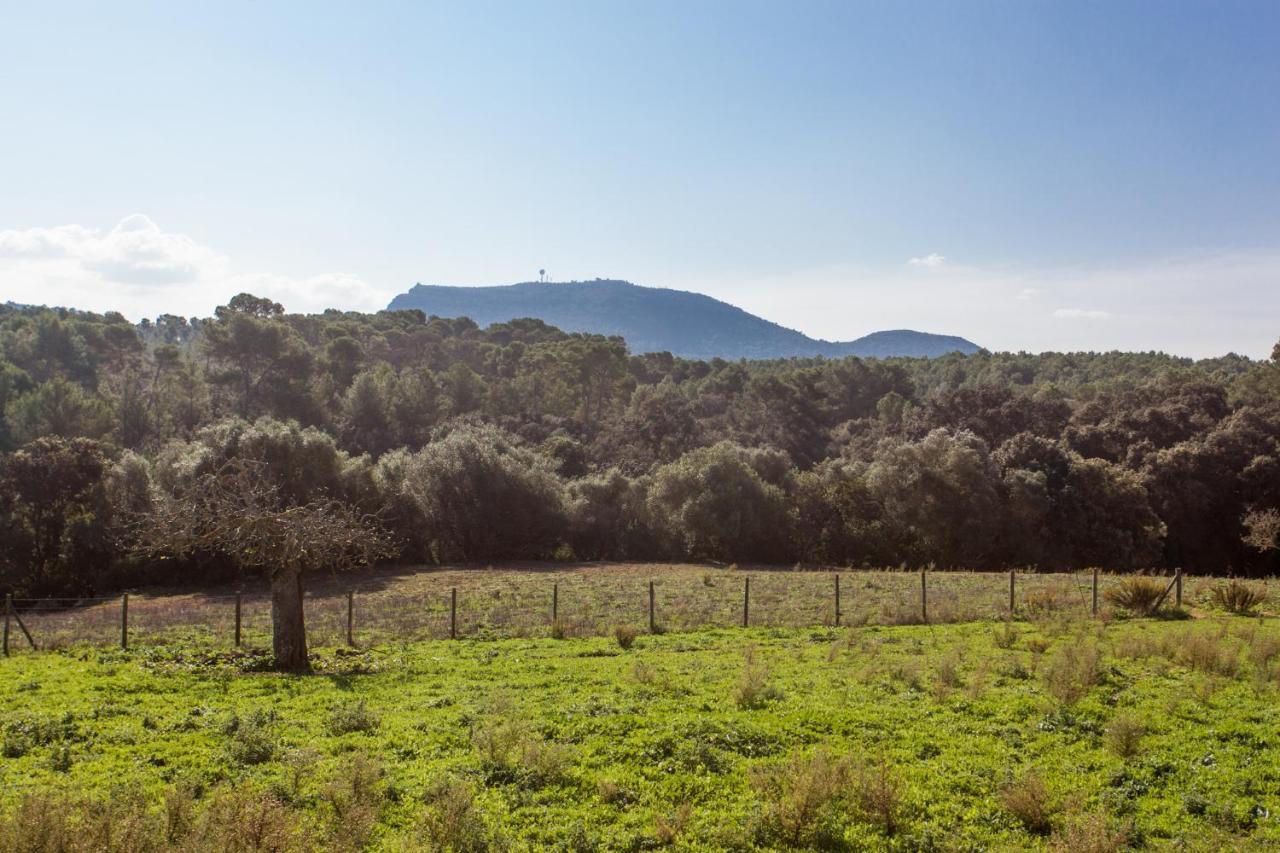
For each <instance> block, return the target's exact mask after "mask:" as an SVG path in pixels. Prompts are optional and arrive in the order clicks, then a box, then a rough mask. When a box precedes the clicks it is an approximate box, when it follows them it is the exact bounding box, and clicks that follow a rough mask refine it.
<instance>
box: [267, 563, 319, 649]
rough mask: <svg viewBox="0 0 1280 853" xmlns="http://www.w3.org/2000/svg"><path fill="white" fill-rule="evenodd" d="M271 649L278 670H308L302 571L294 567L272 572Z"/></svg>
mask: <svg viewBox="0 0 1280 853" xmlns="http://www.w3.org/2000/svg"><path fill="white" fill-rule="evenodd" d="M271 648H272V651H273V652H275V657H276V669H277V670H278V671H280V672H310V671H311V664H310V663H309V662H308V661H307V627H306V624H305V623H304V622H303V618H302V573H301V572H299V571H298V570H297V569H291V568H280V569H277V570H276V571H275V572H273V573H272V575H271Z"/></svg>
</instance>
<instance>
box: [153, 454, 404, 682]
mask: <svg viewBox="0 0 1280 853" xmlns="http://www.w3.org/2000/svg"><path fill="white" fill-rule="evenodd" d="M264 469H265V465H264V463H261V462H251V461H247V460H233V461H231V462H228V463H227V464H226V465H224V466H223V467H222V468H221V469H219V470H218V471H216V472H214V473H211V474H206V475H204V476H201V477H198V478H197V479H196V480H195V481H194V482H193V483H192V484H191V485H190V486H188V487H186V488H184V489H182V490H181V491H180V493H178V494H172V495H163V496H161V497H160V499H158V500H157V501H155V502H154V505H153V506H152V508H151V509H150V510H149V511H148V512H146V513H145V514H143V515H141V516H139V517H138V518H137V520H136V523H135V524H134V525H133V541H132V542H131V548H132V550H133V551H134V553H136V554H138V555H139V556H144V557H149V558H153V559H170V558H176V557H185V556H191V555H196V554H222V555H224V556H226V557H227V558H228V559H230V560H232V561H234V562H235V563H236V565H237V566H238V567H239V568H240V569H242V570H245V571H256V572H261V573H263V574H264V575H266V576H267V577H268V579H269V580H270V583H271V633H272V651H273V652H274V654H275V667H276V669H277V670H280V671H282V672H307V671H309V670H310V664H309V662H308V660H307V633H306V624H305V622H304V619H303V609H302V592H303V577H304V575H306V574H309V573H311V572H316V571H323V570H339V569H349V568H354V567H357V566H362V565H368V564H370V563H373V562H375V561H377V560H379V559H383V558H386V557H390V556H392V555H393V554H394V553H395V551H396V549H395V547H394V543H393V541H392V539H391V537H390V536H389V535H388V534H387V533H386V532H385V530H384V529H383V528H382V526H381V525H380V524H379V523H378V522H377V520H376V519H375V518H373V517H372V516H368V515H363V514H361V513H360V512H358V511H357V510H356V509H354V508H353V507H351V506H350V505H348V504H345V503H343V502H341V501H335V500H328V499H325V500H314V501H310V502H308V503H305V504H301V505H296V506H286V505H285V504H284V502H283V501H282V500H281V499H280V495H279V491H278V489H277V488H276V487H275V485H274V484H273V483H272V482H271V481H270V479H269V478H268V477H267V476H266V472H265V470H264Z"/></svg>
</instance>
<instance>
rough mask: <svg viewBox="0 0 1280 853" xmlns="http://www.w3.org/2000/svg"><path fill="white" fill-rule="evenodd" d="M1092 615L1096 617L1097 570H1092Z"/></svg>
mask: <svg viewBox="0 0 1280 853" xmlns="http://www.w3.org/2000/svg"><path fill="white" fill-rule="evenodd" d="M1093 615H1094V616H1097V615H1098V570H1097V569H1094V570H1093Z"/></svg>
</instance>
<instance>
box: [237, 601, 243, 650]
mask: <svg viewBox="0 0 1280 853" xmlns="http://www.w3.org/2000/svg"><path fill="white" fill-rule="evenodd" d="M243 606H244V593H243V592H241V591H240V590H237V591H236V648H237V649H238V648H240V611H241V609H242V608H243Z"/></svg>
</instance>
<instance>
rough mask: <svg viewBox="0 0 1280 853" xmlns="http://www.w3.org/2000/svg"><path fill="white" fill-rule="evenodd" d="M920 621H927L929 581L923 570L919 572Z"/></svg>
mask: <svg viewBox="0 0 1280 853" xmlns="http://www.w3.org/2000/svg"><path fill="white" fill-rule="evenodd" d="M920 620H921V621H922V622H928V621H929V581H928V580H926V575H925V570H924V569H921V570H920Z"/></svg>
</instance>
